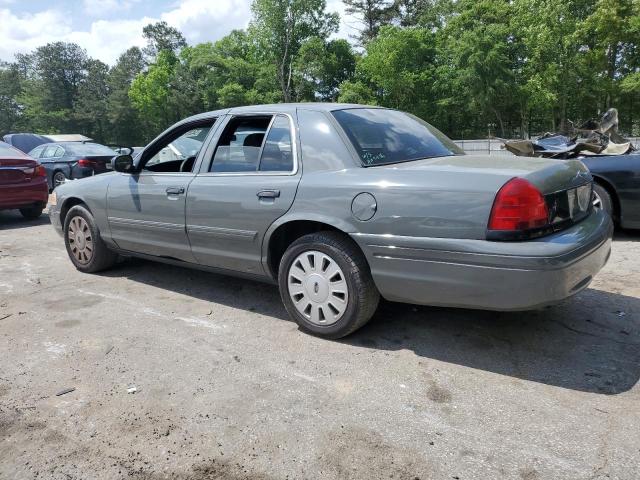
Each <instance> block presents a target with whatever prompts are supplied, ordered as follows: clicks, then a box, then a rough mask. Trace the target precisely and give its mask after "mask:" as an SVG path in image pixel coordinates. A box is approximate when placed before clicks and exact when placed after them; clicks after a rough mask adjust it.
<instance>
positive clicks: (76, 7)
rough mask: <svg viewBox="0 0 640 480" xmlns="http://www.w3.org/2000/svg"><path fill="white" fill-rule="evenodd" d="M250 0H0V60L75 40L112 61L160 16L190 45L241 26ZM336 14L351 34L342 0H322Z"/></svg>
mask: <svg viewBox="0 0 640 480" xmlns="http://www.w3.org/2000/svg"><path fill="white" fill-rule="evenodd" d="M250 4H251V0H57V1H55V2H52V1H51V0H0V61H12V60H13V59H14V56H15V54H16V53H27V52H30V51H32V50H34V49H35V48H36V47H39V46H41V45H45V44H46V43H49V42H56V41H65V42H75V43H77V44H79V45H80V46H81V47H83V48H85V49H86V50H87V53H88V54H89V55H90V56H91V57H93V58H97V59H99V60H102V61H103V62H105V63H107V64H109V65H113V64H114V63H115V61H116V59H117V58H118V56H119V55H120V54H121V53H122V52H123V51H125V50H126V49H127V48H129V47H131V46H135V45H137V46H139V47H143V46H144V45H145V42H144V40H143V38H142V27H144V26H145V25H147V24H149V23H153V22H157V21H160V20H164V21H166V22H167V23H169V24H170V25H172V26H174V27H176V28H178V29H179V30H180V31H181V32H182V33H183V35H184V36H185V37H186V39H187V42H189V43H190V44H195V43H200V42H206V41H215V40H218V39H219V38H222V37H223V36H225V35H226V34H227V33H229V32H230V31H231V30H233V29H234V28H245V27H246V26H247V24H248V22H249V19H250V15H251V12H250ZM327 10H328V11H331V12H338V13H339V14H340V17H341V26H340V32H338V34H337V35H336V36H338V37H342V38H346V37H348V36H349V35H352V34H354V33H355V30H354V28H353V25H355V21H354V20H353V19H351V18H349V17H347V16H346V15H345V14H344V5H343V4H342V1H341V0H327Z"/></svg>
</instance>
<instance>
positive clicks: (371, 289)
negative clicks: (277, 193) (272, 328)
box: [278, 232, 380, 338]
mask: <svg viewBox="0 0 640 480" xmlns="http://www.w3.org/2000/svg"><path fill="white" fill-rule="evenodd" d="M278 283H279V285H280V295H281V297H282V301H283V302H284V305H285V308H286V309H287V312H288V313H289V315H290V316H291V317H292V318H293V319H294V320H295V321H296V322H297V323H298V325H299V326H300V328H301V329H302V330H304V331H306V332H309V333H312V334H314V335H318V336H321V337H325V338H341V337H344V336H346V335H349V334H350V333H352V332H354V331H356V330H357V329H359V328H360V327H362V326H363V325H364V324H365V323H367V322H368V321H369V320H370V318H371V316H372V315H373V314H374V312H375V311H376V308H377V306H378V302H379V299H380V294H379V293H378V290H377V288H376V286H375V284H374V283H373V279H372V278H371V272H370V270H369V266H368V264H367V262H366V260H365V258H364V255H363V254H362V252H361V251H360V250H359V249H358V247H357V246H356V245H355V244H354V243H353V241H352V240H351V239H349V238H347V237H345V236H344V235H342V234H339V233H336V232H318V233H311V234H308V235H305V236H303V237H301V238H299V239H298V240H296V241H295V242H293V243H292V244H291V245H290V246H289V248H288V249H287V251H286V252H285V253H284V255H283V257H282V260H281V262H280V269H279V272H278Z"/></svg>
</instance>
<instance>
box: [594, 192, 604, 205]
mask: <svg viewBox="0 0 640 480" xmlns="http://www.w3.org/2000/svg"><path fill="white" fill-rule="evenodd" d="M593 207H594V208H602V199H601V198H600V195H598V194H597V193H596V192H593Z"/></svg>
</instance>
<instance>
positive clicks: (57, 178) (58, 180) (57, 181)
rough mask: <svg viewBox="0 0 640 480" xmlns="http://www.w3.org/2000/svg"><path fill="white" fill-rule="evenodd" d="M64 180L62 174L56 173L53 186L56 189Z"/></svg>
mask: <svg viewBox="0 0 640 480" xmlns="http://www.w3.org/2000/svg"><path fill="white" fill-rule="evenodd" d="M65 180H66V177H65V176H64V174H63V173H60V172H58V173H56V174H55V175H54V176H53V184H54V185H55V186H56V187H58V186H60V185H62V184H63V183H64V182H65Z"/></svg>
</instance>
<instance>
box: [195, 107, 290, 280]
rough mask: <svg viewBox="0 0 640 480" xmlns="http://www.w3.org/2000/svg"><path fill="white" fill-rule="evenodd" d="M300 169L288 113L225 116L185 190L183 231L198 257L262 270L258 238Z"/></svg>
mask: <svg viewBox="0 0 640 480" xmlns="http://www.w3.org/2000/svg"><path fill="white" fill-rule="evenodd" d="M300 175H301V172H300V168H299V158H298V149H297V134H296V128H295V123H294V120H293V117H291V116H290V115H285V114H281V113H265V114H259V115H254V114H252V115H229V116H227V118H226V121H225V124H224V126H223V127H221V129H220V132H219V134H218V135H217V136H216V137H215V138H214V139H213V141H212V142H211V144H210V145H209V147H208V148H207V152H206V156H205V159H204V161H203V163H202V167H201V170H200V173H199V174H198V175H197V176H196V178H195V179H194V180H193V182H191V184H190V185H189V191H188V194H187V205H186V212H187V219H186V223H187V233H188V236H189V241H190V243H191V248H192V251H193V255H194V257H195V258H196V260H197V261H198V263H201V264H204V265H208V266H213V267H218V268H224V269H230V270H235V271H239V272H245V273H251V274H258V275H262V274H264V270H263V268H262V262H261V247H262V239H263V238H264V234H265V232H266V230H267V229H268V228H269V226H270V225H271V224H272V223H273V222H274V220H276V219H277V218H278V217H280V216H282V215H283V214H284V213H286V212H287V210H289V208H290V207H291V205H292V203H293V200H294V198H295V194H296V190H297V188H298V183H299V181H300Z"/></svg>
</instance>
